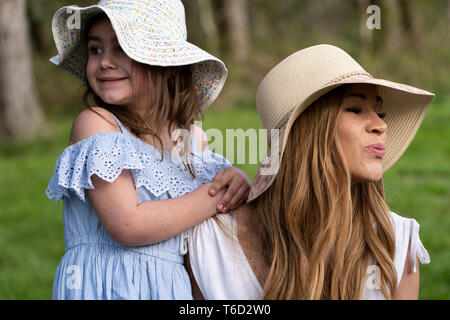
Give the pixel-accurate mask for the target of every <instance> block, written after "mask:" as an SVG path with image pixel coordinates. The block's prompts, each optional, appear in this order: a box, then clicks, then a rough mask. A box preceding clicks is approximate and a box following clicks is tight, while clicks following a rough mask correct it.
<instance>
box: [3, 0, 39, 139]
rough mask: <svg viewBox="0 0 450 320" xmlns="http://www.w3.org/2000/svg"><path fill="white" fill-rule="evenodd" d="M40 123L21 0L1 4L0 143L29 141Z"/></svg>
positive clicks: (25, 21) (5, 0)
mask: <svg viewBox="0 0 450 320" xmlns="http://www.w3.org/2000/svg"><path fill="white" fill-rule="evenodd" d="M42 121H43V115H42V111H41V108H40V106H39V103H38V99H37V96H36V89H35V87H34V82H33V68H32V60H31V46H30V42H29V34H28V25H27V18H26V15H25V0H1V1H0V139H1V138H11V137H17V138H26V137H30V136H32V135H34V134H35V133H36V132H37V130H38V129H39V127H40V126H41V124H42Z"/></svg>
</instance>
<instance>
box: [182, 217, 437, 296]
mask: <svg viewBox="0 0 450 320" xmlns="http://www.w3.org/2000/svg"><path fill="white" fill-rule="evenodd" d="M390 215H391V221H392V224H393V228H394V233H395V239H396V240H395V242H396V244H395V246H396V247H395V257H394V265H395V269H396V270H397V285H398V284H399V283H400V280H401V278H402V274H403V269H404V266H405V261H406V258H407V253H408V252H407V251H408V244H409V239H410V238H411V250H410V255H409V259H411V260H412V261H413V264H414V272H416V267H415V266H416V256H417V257H418V258H419V261H420V262H421V263H422V264H427V263H429V262H430V257H429V255H428V252H427V250H426V249H425V248H424V246H423V245H422V242H421V241H420V238H419V228H420V226H419V224H418V223H417V221H416V220H414V219H408V218H404V217H401V216H399V215H397V214H396V213H394V212H390ZM217 217H219V219H220V221H221V223H222V224H223V226H222V228H225V229H224V230H222V229H221V226H219V225H218V224H217V222H216V221H215V220H214V219H213V218H210V219H208V220H206V221H204V222H202V223H201V224H199V225H197V226H195V227H194V228H192V230H191V231H190V232H189V240H188V241H189V256H190V263H191V268H192V273H193V274H194V277H195V279H196V281H197V284H198V286H199V288H200V290H201V292H202V294H203V296H204V298H205V299H208V300H216V299H217V300H227V299H231V300H259V299H261V297H262V292H263V289H262V287H261V285H260V284H259V281H258V280H257V278H256V276H255V274H254V273H253V270H252V268H251V266H250V264H249V263H248V261H247V259H246V257H245V254H244V252H243V250H242V248H241V246H240V245H239V241H238V239H237V236H236V235H237V223H236V219H234V218H233V216H232V215H231V214H221V215H218V216H217ZM379 272H380V271H379V269H378V267H377V266H376V264H375V263H374V262H373V263H372V264H371V265H369V267H368V268H367V280H366V286H365V289H364V294H363V299H364V300H382V299H385V298H384V296H383V294H382V292H381V289H380V284H379V279H380V278H379Z"/></svg>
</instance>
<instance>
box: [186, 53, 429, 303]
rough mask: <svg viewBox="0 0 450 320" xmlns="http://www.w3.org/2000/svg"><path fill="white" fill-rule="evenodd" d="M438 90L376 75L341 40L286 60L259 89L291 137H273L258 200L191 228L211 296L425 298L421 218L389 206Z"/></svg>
mask: <svg viewBox="0 0 450 320" xmlns="http://www.w3.org/2000/svg"><path fill="white" fill-rule="evenodd" d="M433 96H434V95H433V94H431V93H429V92H427V91H424V90H420V89H417V88H413V87H410V86H407V85H401V84H397V83H394V82H391V81H387V80H381V79H374V78H373V77H372V76H371V75H370V74H368V73H367V72H366V71H365V70H364V69H363V68H362V67H361V66H360V65H359V64H358V63H357V62H356V61H355V60H353V59H352V58H351V57H350V56H349V55H348V54H347V53H346V52H344V51H343V50H341V49H339V48H337V47H334V46H330V45H317V46H313V47H309V48H306V49H304V50H301V51H299V52H296V53H295V54H293V55H291V56H290V57H288V58H286V59H285V60H283V61H282V62H280V63H279V64H278V65H277V66H276V67H275V68H273V69H272V71H270V72H269V74H267V75H266V77H265V78H264V80H263V81H262V83H261V84H260V86H259V88H258V92H257V96H256V103H257V107H258V111H259V114H260V115H261V120H262V123H263V125H264V127H265V128H266V129H268V130H269V129H270V130H274V131H275V132H279V139H272V140H269V141H270V153H269V154H268V155H267V157H266V158H265V159H263V161H262V162H261V165H260V167H259V169H258V171H257V173H256V176H255V179H254V181H253V183H252V185H251V189H250V194H249V197H248V202H249V203H248V204H246V205H243V206H241V207H239V208H238V209H237V210H235V212H234V215H224V216H221V217H220V218H219V222H220V224H221V227H222V228H220V227H219V224H218V223H216V221H215V220H214V219H208V220H206V221H205V222H203V223H202V224H200V225H199V226H196V227H195V228H194V229H193V232H192V233H191V235H190V239H189V245H190V250H189V255H190V262H191V265H192V266H191V267H192V274H193V276H194V277H195V280H196V281H197V283H198V287H199V289H200V291H197V293H198V294H199V296H200V295H201V294H203V296H204V297H205V298H207V299H260V298H264V299H417V298H418V294H419V272H418V261H417V258H418V259H419V260H420V262H422V263H429V256H428V253H427V251H426V250H425V248H424V247H423V245H422V243H421V241H420V239H419V224H418V223H417V222H416V221H415V220H414V219H407V218H404V217H401V216H399V215H397V214H395V213H393V212H391V211H390V210H389V208H388V206H387V204H386V202H385V200H384V190H383V180H382V174H383V172H384V171H386V170H387V169H388V168H389V167H391V166H392V165H393V164H394V163H395V161H397V159H398V158H399V157H400V156H401V155H402V153H403V152H404V151H405V149H406V148H407V147H408V145H409V143H410V142H411V140H412V139H413V137H414V135H415V133H416V131H417V129H418V127H419V125H420V123H421V122H422V120H423V118H424V116H425V113H426V111H427V109H428V107H429V105H430V103H431V101H432V99H433ZM268 135H269V137H272V136H273V135H272V134H271V132H270V131H269V132H268ZM275 136H276V135H275ZM223 225H225V226H226V227H227V228H224V227H223ZM224 230H225V231H227V230H229V231H230V233H231V234H228V233H227V232H225V231H224ZM215 252H220V255H219V254H215ZM204 257H208V263H207V264H206V263H204V262H205V258H204ZM212 257H215V259H212ZM208 279H216V280H215V281H214V283H212V282H210V281H208Z"/></svg>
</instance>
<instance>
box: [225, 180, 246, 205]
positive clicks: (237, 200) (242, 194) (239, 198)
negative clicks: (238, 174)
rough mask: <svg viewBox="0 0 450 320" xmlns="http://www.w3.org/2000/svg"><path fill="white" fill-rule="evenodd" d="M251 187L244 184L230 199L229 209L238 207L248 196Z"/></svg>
mask: <svg viewBox="0 0 450 320" xmlns="http://www.w3.org/2000/svg"><path fill="white" fill-rule="evenodd" d="M249 191H250V188H249V187H248V186H247V185H242V186H241V187H240V188H239V190H238V191H237V192H236V194H235V195H234V196H233V198H232V199H231V200H230V202H229V205H228V206H227V209H231V210H232V209H235V208H236V207H238V206H239V205H240V204H241V203H242V202H243V201H244V200H245V199H246V198H247V196H248V193H249Z"/></svg>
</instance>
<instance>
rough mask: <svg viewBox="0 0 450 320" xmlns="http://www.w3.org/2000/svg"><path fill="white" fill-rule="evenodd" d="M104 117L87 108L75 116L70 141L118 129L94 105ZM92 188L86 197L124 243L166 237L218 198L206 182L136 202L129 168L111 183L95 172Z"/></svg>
mask: <svg viewBox="0 0 450 320" xmlns="http://www.w3.org/2000/svg"><path fill="white" fill-rule="evenodd" d="M95 110H96V111H97V112H99V113H100V114H101V115H102V116H103V117H101V116H99V115H98V114H96V113H95V112H93V111H92V110H89V109H86V110H84V111H83V112H81V113H80V115H78V117H77V118H76V119H75V121H74V124H73V127H72V132H71V139H70V141H71V143H76V142H78V141H80V140H83V139H85V138H87V137H89V136H91V135H93V134H98V133H102V132H110V131H119V132H120V128H119V127H118V126H117V125H115V121H114V119H113V118H112V116H111V115H110V114H109V113H108V112H106V110H104V109H101V108H95ZM91 180H92V183H93V185H94V189H93V190H86V193H87V195H88V198H89V201H90V202H91V204H92V207H93V208H94V210H95V212H96V213H97V215H98V217H99V220H100V222H101V224H102V226H103V227H104V228H105V230H106V232H107V233H108V234H109V235H110V236H111V238H113V239H114V240H116V241H117V242H119V243H121V244H123V245H128V246H132V245H146V244H150V243H155V242H160V241H163V240H166V239H169V238H171V237H173V236H175V235H177V234H179V233H181V232H183V231H185V230H187V229H189V228H191V227H192V226H194V225H196V224H198V223H200V222H202V221H203V220H205V219H207V218H209V217H211V216H212V215H214V214H215V213H216V205H217V202H218V200H219V199H220V198H221V197H222V196H223V194H224V191H222V192H218V193H217V195H216V196H214V197H211V196H210V195H208V189H209V187H210V185H211V184H206V185H204V186H202V187H200V188H198V189H197V190H195V191H193V192H191V193H189V194H186V195H184V196H181V197H178V198H175V199H169V200H157V201H147V202H144V203H141V204H138V198H137V193H136V189H135V186H134V183H133V180H132V177H131V173H130V172H129V170H124V171H123V172H122V173H121V175H120V176H119V177H118V178H117V179H116V180H115V181H114V182H112V183H109V182H107V181H105V180H102V179H101V178H99V177H97V176H96V175H94V176H92V177H91Z"/></svg>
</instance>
